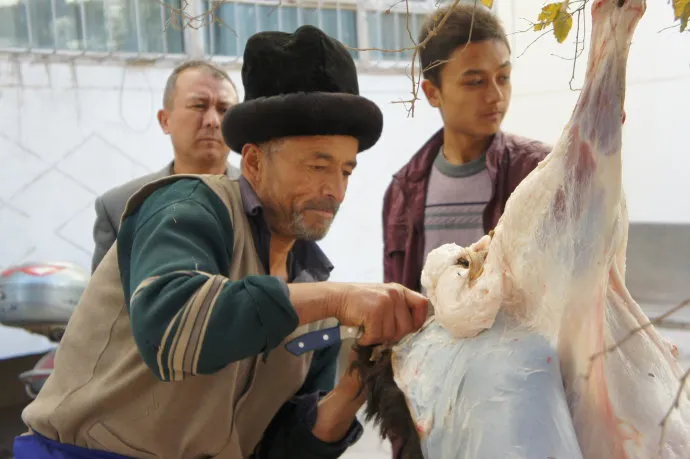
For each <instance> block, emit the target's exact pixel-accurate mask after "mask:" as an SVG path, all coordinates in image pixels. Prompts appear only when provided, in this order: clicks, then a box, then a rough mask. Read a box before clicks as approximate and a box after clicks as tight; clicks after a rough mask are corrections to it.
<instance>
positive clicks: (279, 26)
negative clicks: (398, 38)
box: [204, 1, 358, 59]
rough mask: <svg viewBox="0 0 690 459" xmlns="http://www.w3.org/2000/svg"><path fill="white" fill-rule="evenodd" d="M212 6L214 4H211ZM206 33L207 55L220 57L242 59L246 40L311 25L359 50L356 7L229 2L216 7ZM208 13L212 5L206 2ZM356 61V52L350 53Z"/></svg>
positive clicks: (292, 30)
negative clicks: (272, 31) (265, 33)
mask: <svg viewBox="0 0 690 459" xmlns="http://www.w3.org/2000/svg"><path fill="white" fill-rule="evenodd" d="M211 4H212V3H211ZM216 5H217V6H216V8H215V9H212V11H213V16H214V17H213V18H212V21H211V24H210V27H208V28H207V30H206V43H207V51H208V52H209V53H210V54H214V55H221V56H242V54H243V53H244V45H245V43H246V42H247V39H248V38H249V37H250V36H252V35H253V34H255V33H257V32H261V31H267V30H279V31H282V32H294V31H295V30H296V29H297V28H299V27H300V26H302V25H306V24H310V25H313V26H316V27H318V28H320V29H322V30H323V31H324V32H326V33H327V34H329V35H331V36H332V37H335V38H337V39H338V40H340V41H341V42H342V43H344V44H345V45H346V46H349V47H352V48H356V47H357V14H356V9H355V7H354V5H351V6H350V5H341V6H340V7H337V5H335V4H326V5H322V6H320V7H318V6H300V7H298V6H293V5H287V4H281V5H277V4H261V3H244V2H227V3H221V4H216ZM204 7H205V9H207V10H208V9H209V2H208V1H205V2H204ZM351 53H352V55H353V57H354V58H355V59H356V58H357V57H358V56H357V51H354V50H353V51H351Z"/></svg>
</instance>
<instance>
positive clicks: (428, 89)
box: [422, 80, 441, 108]
mask: <svg viewBox="0 0 690 459" xmlns="http://www.w3.org/2000/svg"><path fill="white" fill-rule="evenodd" d="M422 91H424V95H425V96H426V100H428V101H429V105H431V106H432V107H434V108H439V107H440V106H441V98H440V95H441V90H440V89H439V88H437V87H436V85H434V84H433V83H432V82H431V81H429V80H422Z"/></svg>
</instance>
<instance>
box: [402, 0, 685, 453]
mask: <svg viewBox="0 0 690 459" xmlns="http://www.w3.org/2000/svg"><path fill="white" fill-rule="evenodd" d="M645 7H646V4H645V1H644V0H596V1H594V2H593V4H592V33H591V39H590V54H589V58H588V59H589V60H588V67H587V73H586V79H585V84H584V87H583V89H582V92H581V94H580V97H579V100H578V102H577V105H576V107H575V110H574V112H573V114H572V117H571V120H570V121H569V123H568V124H567V126H566V127H565V129H564V132H563V134H562V136H561V138H560V140H559V141H558V142H557V143H556V146H555V147H554V149H553V151H552V152H551V153H550V154H549V156H548V157H547V158H546V159H545V160H544V161H542V162H541V163H540V164H539V166H538V167H537V168H536V169H535V171H533V172H532V173H531V174H530V175H529V176H528V177H527V178H526V179H525V180H524V181H523V182H522V183H521V184H520V185H519V186H518V187H517V189H516V190H515V192H514V193H513V195H512V196H511V198H510V199H509V200H508V203H507V205H506V209H505V212H504V215H503V217H502V218H501V220H500V222H499V223H498V225H497V227H496V229H495V232H494V234H493V237H492V238H491V239H490V240H488V239H485V240H483V241H481V243H480V245H482V247H470V248H468V249H465V248H462V247H458V246H456V245H454V244H450V245H446V246H442V247H439V248H438V249H436V250H435V251H432V252H431V253H430V254H429V256H428V258H427V262H426V264H425V267H424V272H423V274H422V284H423V286H424V287H425V288H426V290H427V292H428V294H429V297H430V299H431V301H432V303H433V304H434V306H435V314H436V315H435V318H434V319H433V320H432V321H436V322H437V323H438V324H440V325H442V326H443V328H444V329H445V330H446V331H447V332H449V333H452V335H454V336H455V337H456V338H468V337H474V336H476V335H477V334H479V333H481V332H482V331H483V330H486V329H489V328H491V327H492V326H493V325H494V321H495V319H496V317H497V314H498V313H499V310H500V311H501V315H503V314H505V315H507V316H509V317H510V318H511V319H512V320H514V321H516V327H518V328H522V329H527V330H530V332H532V333H537V334H539V335H541V336H543V337H545V338H546V339H547V340H549V342H550V343H551V344H552V346H553V347H554V348H555V349H557V353H558V358H559V359H560V364H561V365H560V370H561V374H562V377H563V382H564V387H565V393H566V395H567V402H568V408H569V411H570V415H571V417H572V422H573V426H574V428H575V432H576V435H577V440H578V443H579V446H580V449H581V454H582V457H584V458H586V459H650V458H654V457H659V454H660V453H661V457H664V458H669V459H688V458H690V402H689V395H688V389H684V390H682V391H680V392H679V390H680V379H681V377H682V375H683V371H682V369H681V367H680V366H679V364H678V363H677V362H676V360H675V357H674V356H673V355H672V351H671V348H670V346H669V345H668V343H666V342H665V340H664V339H663V338H662V337H661V336H660V334H659V333H658V332H657V330H656V329H655V328H654V327H653V326H644V325H645V324H648V322H649V320H648V318H647V317H646V316H645V315H644V313H643V312H642V310H641V308H640V307H639V305H638V304H637V303H636V302H635V300H634V299H633V298H632V297H631V296H630V293H629V292H628V289H627V288H626V286H625V281H624V278H625V251H626V245H627V229H628V215H627V211H626V206H625V198H624V196H623V191H622V177H621V174H622V167H621V161H622V157H621V150H622V141H621V139H622V132H621V130H622V123H623V119H624V111H623V102H624V96H625V78H626V65H627V58H628V50H629V46H630V43H631V40H632V37H633V34H634V31H635V29H636V26H637V24H638V21H639V20H640V18H641V17H642V16H643V14H644V11H645ZM631 116H634V114H633V115H631ZM458 260H460V261H461V262H458ZM478 263H479V264H480V265H481V267H480V268H478V267H477V264H478ZM468 265H469V268H468V267H467V266H468ZM638 329H639V331H638V332H637V333H635V334H634V335H633V336H632V337H631V338H629V339H627V340H626V341H625V342H624V343H623V344H621V345H620V346H617V347H616V349H615V350H612V351H610V352H603V351H604V350H605V349H607V348H610V347H612V346H614V344H616V343H619V342H620V341H621V340H622V339H623V338H624V337H626V336H627V335H628V334H629V333H630V332H631V331H633V330H638ZM448 336H450V335H448ZM480 336H481V335H480ZM424 340H426V341H425V342H422V341H424ZM429 340H431V341H429ZM434 340H435V342H434ZM415 341H416V343H415ZM447 345H448V342H447V341H444V339H443V336H442V335H440V334H439V333H436V332H434V333H430V332H428V330H427V331H426V332H422V333H420V334H418V335H416V336H412V337H409V339H406V340H404V341H403V342H401V343H400V344H399V345H398V346H397V347H396V348H395V349H394V356H393V366H394V371H395V378H396V384H397V385H398V386H399V387H400V388H401V389H402V390H403V392H405V394H406V397H407V401H408V405H409V406H410V409H411V412H412V414H413V417H414V418H416V419H415V421H416V422H417V425H418V426H420V429H421V430H420V432H423V433H424V435H427V434H428V433H429V431H431V430H433V429H443V428H444V427H443V424H444V422H446V423H447V422H448V418H450V417H452V416H457V415H455V414H454V415H450V414H448V415H447V416H446V418H445V419H444V418H443V417H441V419H439V415H438V411H439V410H438V404H439V403H441V402H438V400H437V399H434V400H436V402H435V404H436V408H434V409H433V410H427V411H425V412H424V413H423V418H420V416H421V415H422V413H421V411H420V406H421V405H420V400H421V399H422V398H425V399H428V400H431V399H433V397H434V395H433V394H429V393H426V394H423V393H422V392H423V390H422V388H423V387H424V385H426V387H438V384H431V383H430V381H429V380H430V378H432V376H431V375H428V374H424V375H420V374H419V371H418V370H415V369H414V365H416V363H415V362H413V360H414V358H413V356H414V355H415V352H416V351H415V349H416V350H417V351H419V349H421V347H422V346H425V347H426V348H428V349H431V348H433V347H434V346H435V347H436V349H437V350H438V353H437V354H436V355H435V358H439V359H440V358H441V357H440V356H442V355H443V352H445V351H444V346H447ZM614 347H615V346H614ZM428 349H427V351H425V352H424V353H422V354H423V355H425V356H426V357H429V356H431V355H433V352H429V351H428ZM418 354H419V352H418ZM422 354H420V355H422ZM418 362H419V361H417V363H418ZM449 365H452V362H449ZM450 373H452V372H448V373H447V374H450ZM433 377H434V378H435V379H436V380H437V381H438V380H440V379H443V378H444V377H443V375H441V374H436V375H433ZM439 377H440V379H439ZM454 383H455V381H450V380H448V379H444V384H447V385H452V384H454ZM677 394H680V397H679V399H678V406H677V407H676V409H675V410H673V411H672V412H671V414H670V415H669V416H668V418H667V419H666V420H665V422H663V426H662V421H664V419H665V416H666V414H667V411H668V410H669V408H671V407H672V405H673V404H674V400H675V399H676V396H677ZM443 403H446V404H447V405H448V407H447V412H448V413H451V412H452V411H453V408H454V407H453V406H452V403H454V400H446V401H444V402H443ZM433 413H437V414H436V415H432V414H433ZM430 416H431V417H430ZM460 416H461V417H462V414H461V415H460ZM549 421H550V420H545V422H549ZM456 427H458V426H456ZM535 428H536V429H539V426H535ZM450 430H452V429H450ZM453 434H454V433H453V432H450V435H453ZM456 434H457V432H456ZM486 435H491V432H486ZM456 436H457V435H456ZM449 438H450V437H449ZM512 453H516V454H518V456H519V451H518V452H515V451H513V452H512ZM512 453H511V454H512ZM578 454H579V452H578ZM457 457H475V456H472V455H465V456H457ZM506 457H507V456H506ZM510 457H512V456H510Z"/></svg>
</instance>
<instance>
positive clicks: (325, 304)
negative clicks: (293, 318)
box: [287, 282, 344, 325]
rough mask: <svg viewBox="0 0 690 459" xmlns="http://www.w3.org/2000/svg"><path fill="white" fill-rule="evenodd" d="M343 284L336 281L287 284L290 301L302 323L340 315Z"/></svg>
mask: <svg viewBox="0 0 690 459" xmlns="http://www.w3.org/2000/svg"><path fill="white" fill-rule="evenodd" d="M343 285H344V284H337V283H334V282H314V283H298V284H287V287H288V291H289V298H290V302H291V303H292V306H293V307H294V308H295V311H296V312H297V315H298V316H299V323H300V325H303V324H308V323H312V322H316V321H317V320H323V319H327V318H329V317H338V316H339V314H340V304H341V303H342V295H343V294H344V293H343V291H344V289H343Z"/></svg>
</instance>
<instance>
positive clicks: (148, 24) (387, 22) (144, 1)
mask: <svg viewBox="0 0 690 459" xmlns="http://www.w3.org/2000/svg"><path fill="white" fill-rule="evenodd" d="M466 1H474V0H466ZM436 6H437V3H436V1H435V0H407V1H405V0H329V1H322V0H317V1H313V0H255V1H246V0H232V1H220V2H219V1H217V0H0V51H5V52H13V53H28V54H31V53H37V54H46V53H48V54H54V55H61V54H63V55H72V56H74V55H95V56H113V57H114V56H118V55H124V56H134V57H137V56H139V57H142V58H144V57H147V58H153V59H158V58H170V57H173V58H175V57H177V58H179V59H183V58H186V57H187V56H190V55H194V56H195V57H198V56H199V55H205V56H213V57H216V58H219V59H221V60H229V61H233V60H236V61H237V60H239V59H240V58H241V56H242V53H243V51H244V44H245V43H246V41H247V38H248V37H249V36H251V35H252V34H254V33H256V32H259V31H263V30H282V31H286V32H292V31H294V30H295V29H296V28H297V27H299V26H301V25H304V24H312V25H315V26H318V27H319V28H321V29H323V30H324V31H326V32H327V33H328V34H330V35H332V36H334V37H337V38H338V39H339V40H340V41H342V42H343V43H344V44H346V45H347V46H349V47H351V48H357V49H360V50H364V49H370V50H369V51H359V50H357V49H353V50H352V51H351V52H352V54H353V56H354V57H355V58H356V59H357V60H359V61H360V62H366V63H373V64H374V65H383V66H385V65H389V66H390V65H393V66H395V63H397V62H404V63H409V59H410V56H411V55H412V52H411V51H409V50H407V51H398V50H402V49H404V48H410V47H411V46H413V43H412V41H411V36H412V37H416V35H417V33H418V31H419V28H420V27H421V24H422V21H423V20H424V17H425V16H426V15H427V14H428V13H429V12H430V11H432V10H433V9H434V8H435V7H436ZM371 48H378V49H385V50H388V51H390V52H382V51H377V50H371Z"/></svg>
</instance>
